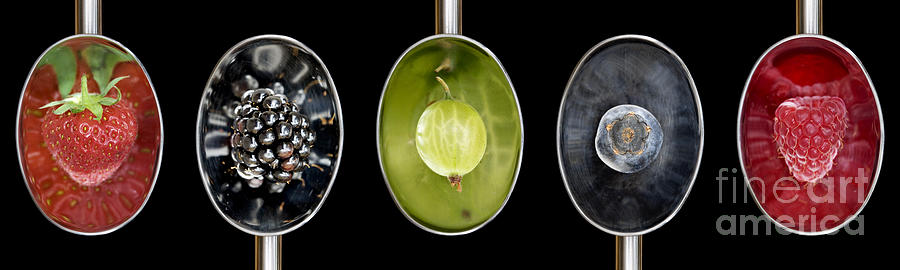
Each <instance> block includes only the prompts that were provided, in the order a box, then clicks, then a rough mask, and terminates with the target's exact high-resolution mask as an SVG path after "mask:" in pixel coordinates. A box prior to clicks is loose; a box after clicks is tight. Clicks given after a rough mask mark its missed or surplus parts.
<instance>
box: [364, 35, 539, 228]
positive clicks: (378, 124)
mask: <svg viewBox="0 0 900 270" xmlns="http://www.w3.org/2000/svg"><path fill="white" fill-rule="evenodd" d="M441 38H454V39H458V40H461V41H463V42H465V43H467V44H468V45H470V46H473V47H476V48H479V49H480V50H481V51H483V52H484V53H485V54H487V55H488V56H490V57H491V59H493V60H494V61H495V62H497V65H499V66H500V69H501V70H503V74H504V76H505V77H506V82H507V83H509V86H510V89H512V94H513V97H514V98H515V100H516V108H517V109H518V114H519V116H520V117H519V126H520V127H522V137H521V138H520V140H521V145H520V147H519V153H520V155H519V158H518V160H517V161H516V172H515V174H514V175H513V182H512V185H511V186H510V188H509V192H508V193H507V195H506V199H504V200H503V204H502V205H501V206H500V208H499V209H497V211H496V212H495V213H494V215H493V216H491V217H490V218H489V219H488V220H486V221H484V222H482V223H481V224H479V225H478V226H475V227H473V228H471V229H468V230H465V231H459V232H446V231H439V230H435V229H432V228H429V227H427V226H425V225H423V224H421V223H419V222H418V221H417V220H416V219H415V218H413V217H412V216H410V215H409V213H407V212H406V210H404V209H403V206H402V205H400V202H399V201H398V200H397V195H396V194H395V193H394V191H393V190H392V189H391V184H390V182H389V181H388V177H387V174H386V173H385V171H384V161H383V160H381V156H382V155H381V153H382V151H383V149H381V138H380V135H379V134H380V133H381V112H382V106H383V105H384V94H385V92H386V90H387V87H388V82H389V81H390V78H391V76H392V75H393V73H394V71H395V70H396V68H397V64H399V63H400V60H402V59H403V57H405V56H406V55H407V54H408V53H409V52H410V51H411V50H412V49H414V48H416V47H417V46H419V45H420V44H422V43H425V42H428V41H431V40H434V39H441ZM521 115H522V108H521V106H520V104H519V97H518V96H517V95H516V90H515V87H514V86H513V84H512V80H510V78H509V74H508V73H506V69H505V68H503V65H502V64H500V60H499V59H497V56H496V55H494V53H493V52H491V50H489V49H488V48H487V47H484V45H482V44H481V43H478V41H475V40H473V39H471V38H468V37H466V36H461V35H448V34H441V35H434V36H430V37H427V38H424V39H422V40H419V41H418V42H416V43H415V44H413V45H412V46H410V47H409V48H407V49H406V51H404V52H403V54H402V55H401V56H400V58H397V61H396V62H395V63H394V65H393V67H391V73H390V74H388V79H387V80H386V81H385V83H384V88H383V89H382V92H381V97H380V98H379V102H378V115H377V118H376V123H375V127H376V131H375V134H376V136H375V137H376V141H375V145H376V148H377V150H378V157H379V159H378V164H379V168H381V176H382V178H383V179H384V184H385V185H386V186H387V187H388V191H389V192H390V193H391V198H392V199H393V200H394V204H395V205H396V206H397V208H398V209H400V211H401V212H402V213H403V216H404V217H406V219H407V220H409V222H411V223H413V224H414V225H416V227H419V228H420V229H422V230H424V231H427V232H430V233H433V234H438V235H447V236H454V235H465V234H469V233H471V232H474V231H477V230H478V229H480V228H481V227H484V225H487V224H488V223H490V222H491V221H492V220H494V218H496V217H497V215H498V214H500V212H501V211H503V208H504V207H505V206H506V203H507V202H509V197H510V196H511V195H512V190H514V189H515V187H516V182H517V181H518V178H519V171H520V169H521V167H522V155H521V153H522V151H523V149H524V147H525V127H524V125H523V123H522V117H521Z"/></svg>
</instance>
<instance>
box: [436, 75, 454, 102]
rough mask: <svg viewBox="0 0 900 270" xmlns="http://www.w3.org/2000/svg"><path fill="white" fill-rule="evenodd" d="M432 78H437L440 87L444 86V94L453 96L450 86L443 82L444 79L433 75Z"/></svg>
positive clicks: (449, 96)
mask: <svg viewBox="0 0 900 270" xmlns="http://www.w3.org/2000/svg"><path fill="white" fill-rule="evenodd" d="M434 78H435V79H437V81H438V82H439V83H441V86H442V87H444V94H446V95H447V97H448V98H453V95H451V94H450V87H449V86H447V83H446V82H444V79H441V76H435V77H434Z"/></svg>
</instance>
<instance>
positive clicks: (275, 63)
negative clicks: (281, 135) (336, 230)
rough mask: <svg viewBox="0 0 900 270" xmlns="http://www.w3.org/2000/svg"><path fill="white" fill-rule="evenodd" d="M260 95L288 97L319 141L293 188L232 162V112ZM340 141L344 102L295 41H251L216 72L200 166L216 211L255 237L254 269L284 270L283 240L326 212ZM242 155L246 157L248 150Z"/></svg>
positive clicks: (201, 122) (201, 136)
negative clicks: (249, 174)
mask: <svg viewBox="0 0 900 270" xmlns="http://www.w3.org/2000/svg"><path fill="white" fill-rule="evenodd" d="M256 89H268V90H266V91H271V92H272V93H273V94H282V95H284V96H285V97H286V98H287V100H289V101H290V103H292V104H294V105H295V106H296V108H297V109H298V111H299V113H300V114H302V115H304V116H305V117H307V119H308V120H309V127H308V129H309V130H311V131H312V132H313V133H314V134H315V140H314V143H312V146H311V147H310V148H308V149H307V152H308V157H307V158H308V160H307V161H308V163H305V164H306V165H305V166H300V169H298V170H297V173H294V174H293V176H292V177H293V178H292V179H290V180H289V181H286V182H285V181H270V180H266V179H262V180H261V181H260V182H254V180H252V179H251V180H248V179H245V178H242V175H241V174H240V172H238V171H237V168H239V167H238V165H237V164H236V161H235V160H234V159H232V156H231V153H232V150H235V149H236V147H232V144H231V138H232V133H233V132H234V130H235V128H234V127H233V124H232V123H233V122H235V118H236V117H240V116H241V115H238V114H236V112H235V107H236V106H239V105H240V103H241V102H242V97H243V95H244V94H245V92H248V91H255V90H256ZM343 139H344V130H343V118H342V116H341V106H340V101H339V100H338V96H337V90H336V88H335V85H334V82H333V81H332V80H331V76H330V75H329V73H328V69H327V68H326V67H325V65H324V64H323V63H322V61H321V60H320V59H319V57H318V56H317V55H316V54H315V53H314V52H313V51H312V50H310V49H309V48H308V47H306V46H305V45H303V44H302V43H300V42H298V41H297V40H294V39H292V38H290V37H286V36H279V35H262V36H256V37H251V38H249V39H246V40H244V41H241V42H239V43H238V44H237V45H235V46H234V47H232V48H231V49H229V50H228V51H227V52H226V53H225V55H224V56H222V58H221V59H220V60H219V62H218V63H217V64H216V67H215V69H214V70H213V72H212V75H210V77H209V81H208V82H207V83H206V88H205V90H204V91H203V97H202V100H201V102H200V108H199V111H198V114H197V161H198V163H199V165H200V174H201V175H202V180H203V187H204V188H205V189H206V193H207V195H209V199H210V202H212V204H213V206H214V207H215V209H216V211H217V212H218V213H219V214H220V215H221V216H222V218H224V219H225V220H226V221H227V222H228V223H229V224H231V225H233V226H234V227H236V228H238V229H239V230H241V231H244V232H246V233H249V234H252V235H254V236H255V237H256V266H257V269H281V235H283V234H286V233H289V232H291V231H293V230H296V229H298V228H300V226H303V224H306V223H307V222H308V221H309V220H310V219H311V218H312V217H313V216H314V215H315V214H316V213H317V212H318V211H319V209H321V208H322V202H323V201H324V200H325V198H326V197H328V193H329V191H331V186H332V184H333V183H334V178H335V176H336V175H337V170H338V165H339V164H340V160H341V150H343V147H342V145H343ZM241 147H242V149H245V150H246V149H247V146H246V144H245V145H242V146H241ZM255 159H256V158H254V160H255ZM260 160H262V158H260Z"/></svg>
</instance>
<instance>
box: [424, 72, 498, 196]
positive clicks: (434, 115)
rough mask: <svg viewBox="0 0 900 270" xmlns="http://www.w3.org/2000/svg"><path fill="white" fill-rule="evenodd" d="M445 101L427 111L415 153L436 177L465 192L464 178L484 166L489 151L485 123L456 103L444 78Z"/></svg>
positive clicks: (457, 101)
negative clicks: (486, 150) (463, 187)
mask: <svg viewBox="0 0 900 270" xmlns="http://www.w3.org/2000/svg"><path fill="white" fill-rule="evenodd" d="M435 78H436V79H437V80H438V82H440V83H441V86H443V88H444V92H445V97H444V98H443V99H441V100H438V101H435V102H433V103H432V104H430V105H428V107H427V108H425V111H424V112H422V116H420V117H419V122H418V123H417V124H416V150H418V152H419V157H420V158H422V161H424V162H425V165H427V166H428V168H429V169H431V170H432V171H434V173H436V174H438V175H441V176H446V177H447V180H449V181H450V186H451V187H456V191H459V192H462V177H463V175H465V174H467V173H469V172H471V171H472V170H474V169H475V167H476V166H478V163H480V162H481V158H482V157H483V156H484V151H485V148H486V147H487V134H486V131H485V127H484V120H482V119H481V116H480V115H479V114H478V111H476V110H475V108H473V107H472V106H470V105H469V104H466V103H465V102H462V101H459V100H456V99H454V98H453V97H452V96H451V95H450V88H449V87H448V86H447V83H446V82H444V80H443V79H441V77H435Z"/></svg>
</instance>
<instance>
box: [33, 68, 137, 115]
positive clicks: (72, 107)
mask: <svg viewBox="0 0 900 270" xmlns="http://www.w3.org/2000/svg"><path fill="white" fill-rule="evenodd" d="M125 78H128V76H122V77H118V78H115V79H112V80H110V81H109V84H107V85H106V87H105V88H104V89H102V90H101V92H100V94H95V93H89V92H88V85H87V75H82V76H81V92H80V93H75V94H71V95H68V96H65V97H64V98H63V99H62V100H58V101H53V102H50V103H47V104H45V105H44V106H41V109H44V108H50V107H54V106H57V105H62V106H60V107H59V108H56V109H55V110H53V113H54V114H57V115H60V114H63V113H66V112H72V113H80V112H82V111H84V110H85V109H87V110H89V111H91V113H93V114H94V116H96V118H94V120H97V121H100V120H101V119H103V106H111V105H113V104H116V103H118V102H119V101H120V100H122V91H121V90H120V89H119V87H118V86H116V85H115V84H116V83H118V82H119V81H121V80H122V79H125ZM111 88H116V92H118V95H117V96H116V98H111V97H106V94H107V93H108V92H109V90H110V89H111Z"/></svg>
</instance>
